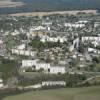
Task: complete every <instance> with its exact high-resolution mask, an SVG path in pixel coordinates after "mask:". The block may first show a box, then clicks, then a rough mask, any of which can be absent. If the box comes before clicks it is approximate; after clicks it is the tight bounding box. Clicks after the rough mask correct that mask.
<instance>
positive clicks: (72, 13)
mask: <svg viewBox="0 0 100 100" xmlns="http://www.w3.org/2000/svg"><path fill="white" fill-rule="evenodd" d="M79 12H81V13H93V14H97V11H96V10H73V11H52V12H30V13H16V14H10V15H11V16H45V15H52V14H69V15H76V14H77V13H79Z"/></svg>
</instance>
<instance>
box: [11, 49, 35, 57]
mask: <svg viewBox="0 0 100 100" xmlns="http://www.w3.org/2000/svg"><path fill="white" fill-rule="evenodd" d="M11 52H12V54H17V55H24V56H35V55H36V52H34V51H28V50H20V49H11Z"/></svg>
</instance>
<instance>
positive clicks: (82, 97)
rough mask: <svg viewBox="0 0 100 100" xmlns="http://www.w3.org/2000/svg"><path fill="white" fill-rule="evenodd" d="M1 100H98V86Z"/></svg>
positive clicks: (40, 92) (58, 90) (99, 89)
mask: <svg viewBox="0 0 100 100" xmlns="http://www.w3.org/2000/svg"><path fill="white" fill-rule="evenodd" d="M3 100H100V86H97V87H83V88H66V89H55V90H43V91H32V92H28V93H24V94H20V95H15V96H9V97H6V98H4V99H3Z"/></svg>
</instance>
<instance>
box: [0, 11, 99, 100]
mask: <svg viewBox="0 0 100 100" xmlns="http://www.w3.org/2000/svg"><path fill="white" fill-rule="evenodd" d="M99 93H100V13H98V11H97V10H74V11H54V12H34V13H31V12H29V13H17V14H16V13H13V14H6V15H4V14H1V15H0V100H18V99H19V100H22V99H25V100H51V99H52V100H85V99H86V100H100V95H99Z"/></svg>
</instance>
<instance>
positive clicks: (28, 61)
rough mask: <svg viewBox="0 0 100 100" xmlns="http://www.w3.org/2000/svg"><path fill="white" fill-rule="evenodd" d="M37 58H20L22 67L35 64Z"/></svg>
mask: <svg viewBox="0 0 100 100" xmlns="http://www.w3.org/2000/svg"><path fill="white" fill-rule="evenodd" d="M37 61H38V60H22V68H25V67H32V66H36V64H37Z"/></svg>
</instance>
